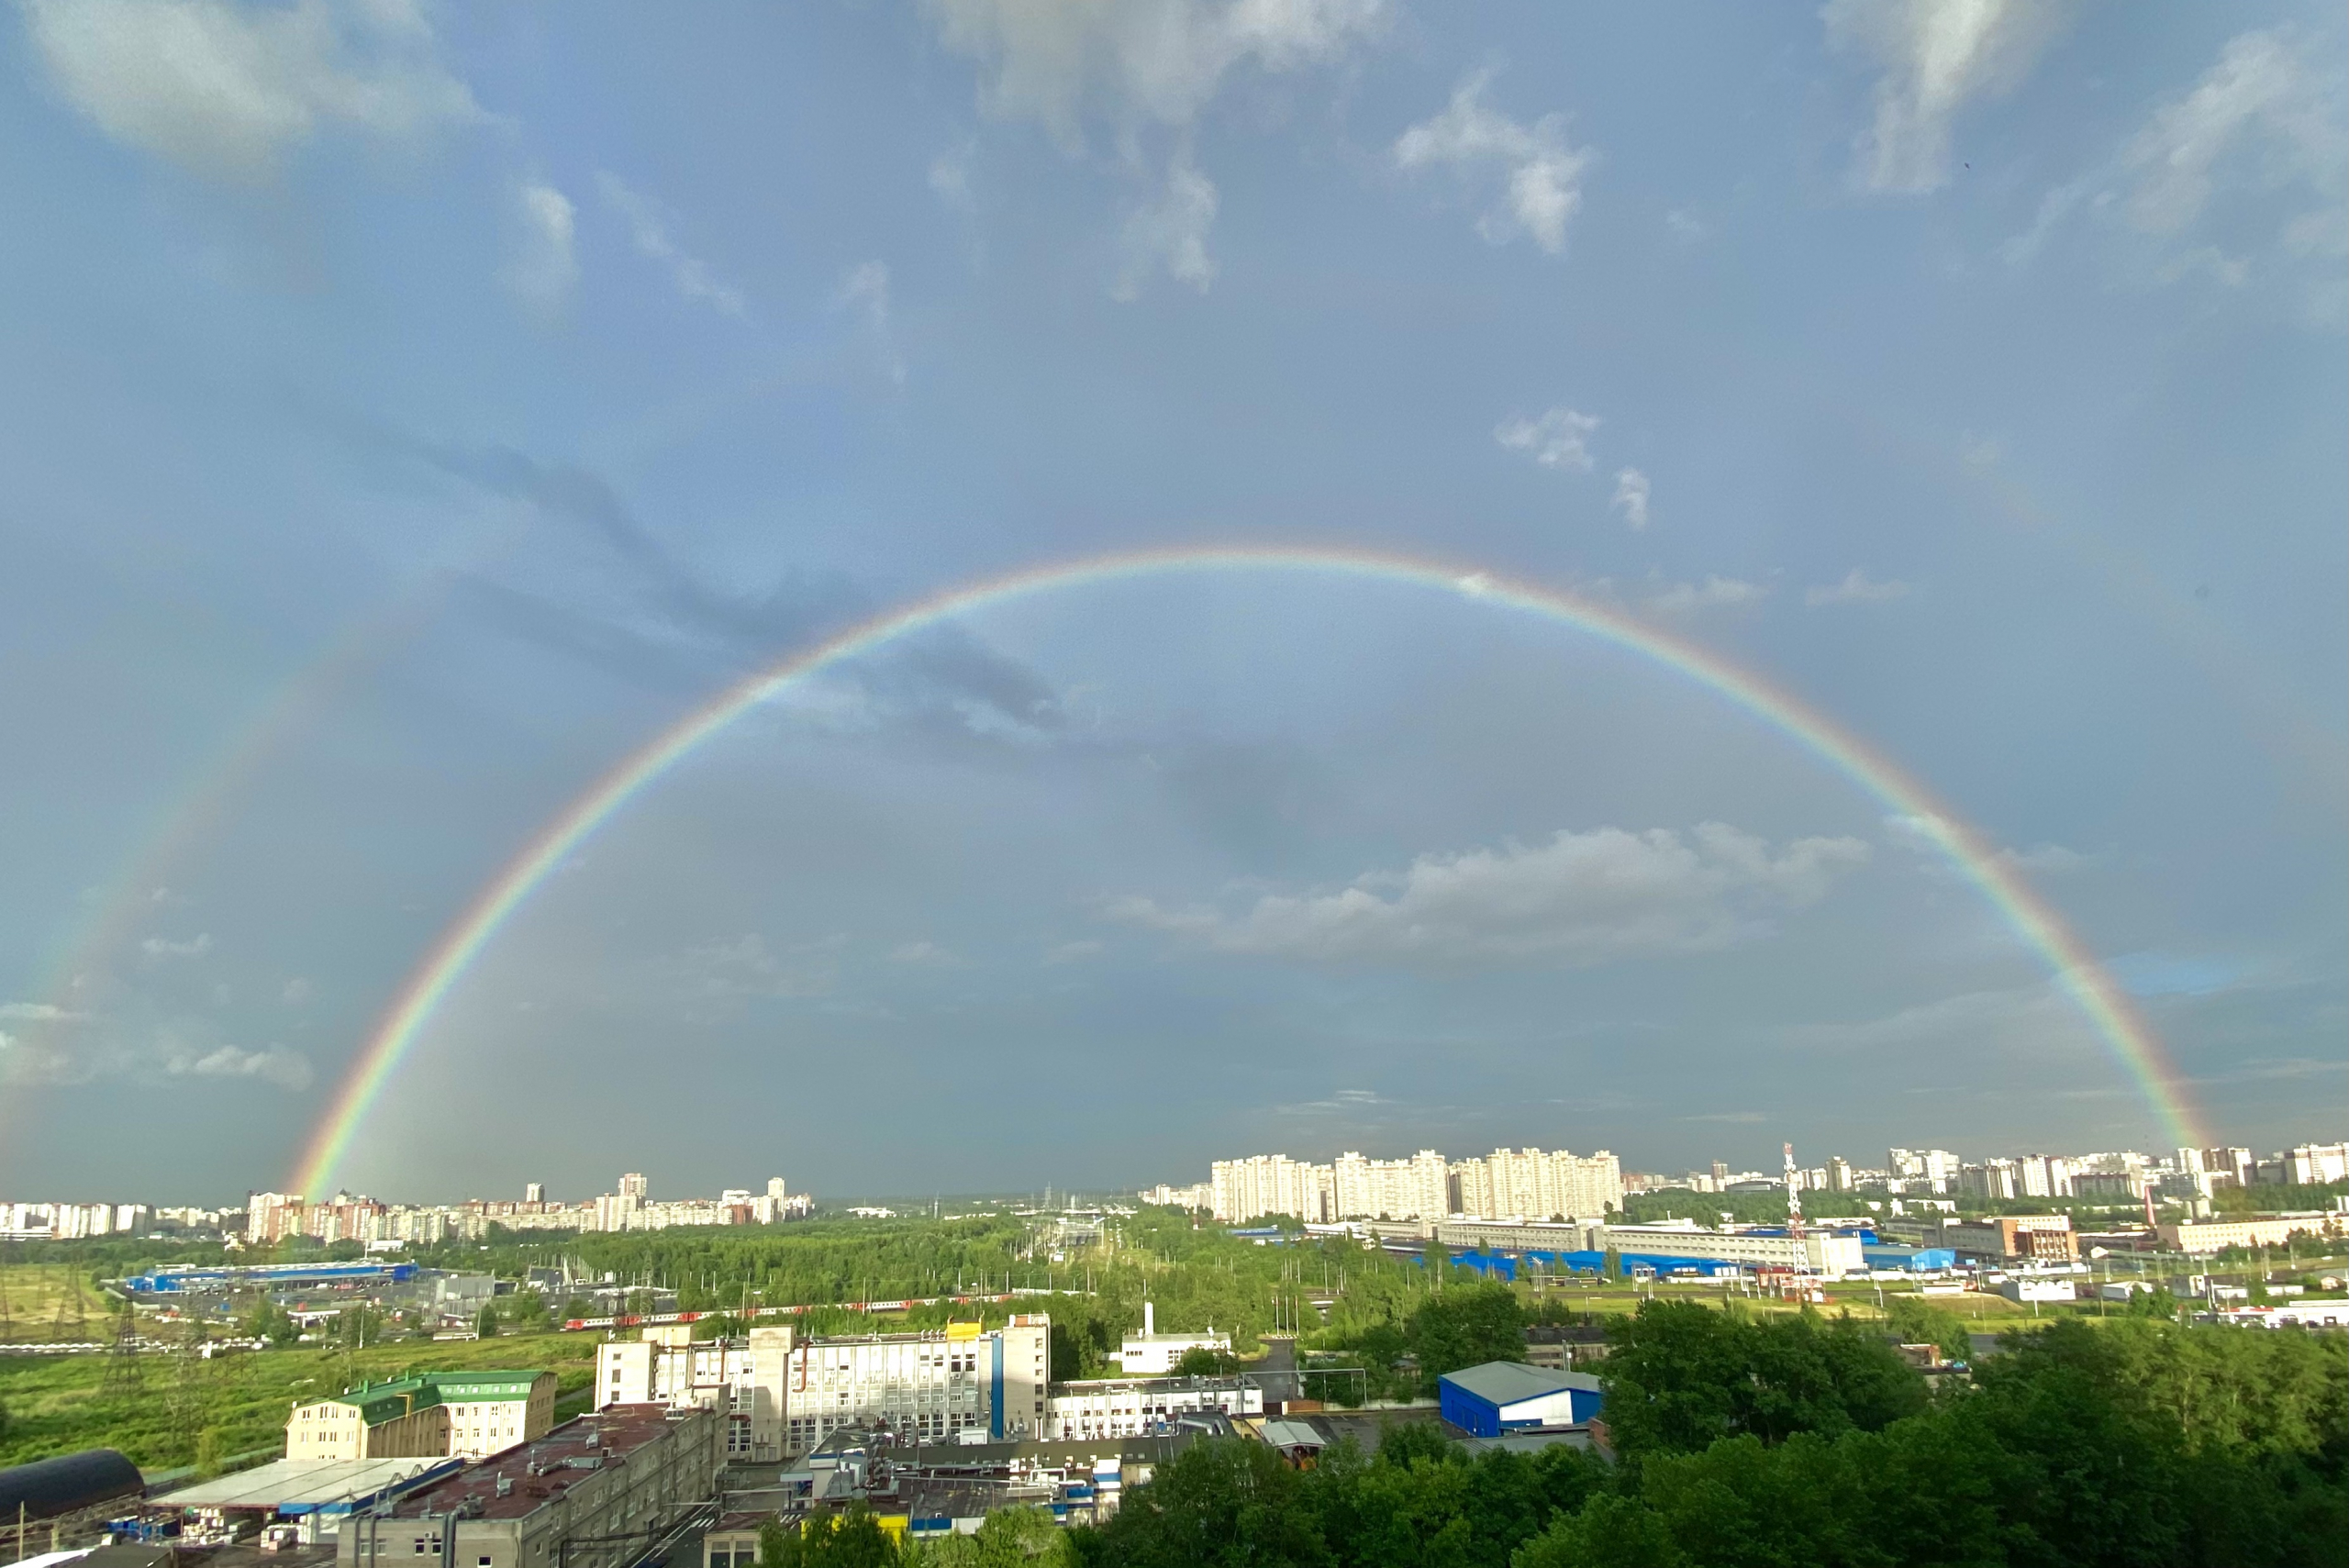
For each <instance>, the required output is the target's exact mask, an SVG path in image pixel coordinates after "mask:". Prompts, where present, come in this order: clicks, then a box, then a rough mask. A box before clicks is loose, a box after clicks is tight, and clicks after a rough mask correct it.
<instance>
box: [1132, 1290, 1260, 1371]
mask: <svg viewBox="0 0 2349 1568" xmlns="http://www.w3.org/2000/svg"><path fill="white" fill-rule="evenodd" d="M1230 1350H1231V1336H1230V1334H1228V1333H1225V1334H1219V1333H1217V1332H1216V1331H1215V1326H1214V1325H1213V1324H1209V1325H1208V1328H1207V1330H1206V1332H1204V1333H1199V1334H1162V1333H1160V1332H1159V1331H1158V1308H1157V1306H1156V1304H1155V1303H1152V1302H1148V1301H1145V1302H1143V1303H1142V1304H1141V1333H1139V1334H1128V1335H1127V1336H1126V1337H1125V1338H1124V1339H1123V1340H1121V1341H1119V1346H1118V1348H1117V1350H1116V1351H1112V1352H1111V1354H1110V1359H1111V1360H1113V1361H1115V1362H1117V1363H1118V1370H1119V1371H1120V1372H1122V1373H1125V1374H1126V1375H1127V1376H1128V1377H1164V1376H1165V1375H1166V1374H1167V1373H1171V1372H1173V1371H1174V1370H1175V1366H1176V1364H1177V1363H1178V1362H1181V1361H1182V1359H1183V1358H1184V1357H1185V1356H1186V1355H1187V1354H1189V1353H1190V1352H1191V1351H1224V1352H1226V1353H1229V1352H1230Z"/></svg>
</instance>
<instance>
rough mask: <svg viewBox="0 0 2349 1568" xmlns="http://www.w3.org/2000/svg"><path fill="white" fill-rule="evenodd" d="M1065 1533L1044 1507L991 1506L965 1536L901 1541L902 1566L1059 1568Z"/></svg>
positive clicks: (1065, 1547)
mask: <svg viewBox="0 0 2349 1568" xmlns="http://www.w3.org/2000/svg"><path fill="white" fill-rule="evenodd" d="M1068 1544H1069V1543H1068V1531H1066V1530H1065V1529H1062V1528H1061V1526H1060V1524H1059V1522H1058V1521H1056V1520H1055V1519H1054V1518H1052V1510H1051V1509H1049V1508H996V1509H995V1510H993V1511H992V1512H990V1513H989V1514H988V1515H987V1517H986V1518H985V1519H983V1520H981V1521H980V1524H979V1528H978V1529H977V1531H976V1532H975V1533H974V1534H971V1535H950V1536H946V1537H944V1538H942V1539H940V1540H929V1541H921V1542H911V1541H909V1542H907V1545H906V1547H905V1548H904V1550H903V1551H902V1552H901V1554H900V1558H899V1561H900V1562H903V1563H904V1564H905V1568H1063V1564H1065V1563H1067V1562H1068V1561H1069V1551H1068Z"/></svg>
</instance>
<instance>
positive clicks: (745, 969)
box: [653, 931, 841, 997]
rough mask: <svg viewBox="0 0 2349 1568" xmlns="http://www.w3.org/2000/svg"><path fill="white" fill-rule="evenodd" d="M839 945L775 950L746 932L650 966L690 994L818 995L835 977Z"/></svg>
mask: <svg viewBox="0 0 2349 1568" xmlns="http://www.w3.org/2000/svg"><path fill="white" fill-rule="evenodd" d="M840 949H841V942H840V940H839V939H837V938H831V939H828V940H823V941H819V942H810V943H807V944H804V945H801V946H797V947H794V948H792V949H789V950H787V951H784V952H775V951H773V950H772V949H770V948H769V947H768V946H767V941H766V939H765V938H764V937H763V936H761V935H760V934H759V933H757V932H756V931H751V932H747V933H745V934H744V935H742V936H740V937H739V938H737V939H735V940H732V941H729V942H715V943H712V944H710V945H709V946H707V947H698V948H688V949H687V950H685V951H684V952H681V953H677V954H674V955H673V956H671V957H669V958H665V959H662V960H660V961H658V962H656V963H655V964H654V965H653V968H654V970H655V972H656V973H661V974H662V975H664V976H665V977H667V978H668V979H670V980H671V981H673V982H675V983H677V984H679V985H680V986H681V987H682V989H683V990H684V991H685V993H686V994H687V995H694V996H701V997H726V996H785V997H800V996H821V995H826V994H827V993H829V991H830V990H831V989H832V988H833V986H834V985H836V984H838V983H839V981H840Z"/></svg>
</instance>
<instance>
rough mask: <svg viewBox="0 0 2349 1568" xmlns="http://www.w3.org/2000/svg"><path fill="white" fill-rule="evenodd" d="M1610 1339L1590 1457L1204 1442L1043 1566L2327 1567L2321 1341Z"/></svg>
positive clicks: (2214, 1332) (1709, 1331) (1754, 1328)
mask: <svg viewBox="0 0 2349 1568" xmlns="http://www.w3.org/2000/svg"><path fill="white" fill-rule="evenodd" d="M1613 1340H1614V1344H1613V1349H1612V1352H1611V1353H1610V1354H1609V1357H1608V1358H1607V1359H1606V1360H1605V1361H1604V1362H1601V1363H1599V1375H1600V1377H1601V1379H1602V1380H1603V1381H1604V1383H1605V1384H1606V1386H1607V1402H1606V1415H1607V1420H1608V1425H1609V1429H1610V1432H1611V1437H1612V1440H1613V1443H1614V1445H1615V1447H1616V1450H1617V1452H1618V1455H1619V1462H1617V1463H1615V1464H1614V1465H1612V1466H1609V1465H1606V1464H1603V1463H1601V1462H1598V1461H1597V1460H1595V1459H1592V1458H1589V1457H1588V1456H1586V1455H1584V1454H1582V1453H1580V1452H1578V1451H1572V1450H1564V1449H1552V1450H1548V1451H1543V1452H1542V1453H1541V1454H1539V1455H1536V1456H1533V1457H1526V1456H1522V1455H1518V1454H1511V1453H1506V1452H1486V1453H1482V1454H1478V1455H1475V1456H1474V1457H1471V1456H1469V1455H1468V1454H1467V1453H1465V1452H1464V1451H1462V1450H1461V1449H1459V1448H1456V1447H1453V1445H1450V1444H1447V1443H1445V1442H1443V1441H1442V1440H1441V1439H1439V1438H1436V1437H1434V1436H1433V1434H1432V1432H1431V1431H1426V1430H1423V1431H1421V1432H1420V1433H1419V1434H1417V1435H1410V1434H1393V1433H1390V1435H1389V1438H1388V1440H1387V1441H1386V1443H1385V1444H1384V1445H1382V1447H1381V1449H1380V1451H1379V1452H1378V1453H1377V1454H1376V1455H1375V1456H1372V1457H1366V1456H1364V1455H1362V1454H1360V1453H1357V1452H1355V1451H1352V1450H1351V1449H1348V1448H1341V1449H1339V1450H1337V1451H1332V1452H1330V1453H1329V1454H1326V1455H1325V1456H1324V1459H1323V1462H1321V1464H1320V1465H1319V1467H1318V1468H1316V1469H1314V1470H1312V1471H1309V1472H1304V1473H1299V1472H1297V1471H1292V1470H1289V1469H1287V1468H1286V1467H1285V1466H1283V1465H1282V1464H1281V1463H1280V1462H1279V1460H1278V1458H1277V1457H1276V1456H1275V1454H1273V1453H1272V1451H1270V1450H1267V1449H1265V1448H1263V1447H1262V1446H1260V1445H1252V1444H1241V1443H1231V1444H1204V1445H1200V1446H1197V1447H1195V1448H1193V1449H1191V1450H1189V1451H1186V1452H1185V1453H1184V1454H1183V1455H1182V1456H1181V1457H1180V1458H1179V1459H1177V1460H1176V1461H1175V1462H1173V1463H1171V1464H1169V1465H1167V1466H1166V1467H1164V1468H1163V1469H1162V1470H1161V1471H1160V1472H1159V1473H1158V1475H1157V1476H1156V1477H1155V1478H1154V1479H1153V1480H1152V1482H1151V1484H1150V1485H1146V1486H1143V1487H1140V1488H1136V1489H1135V1490H1134V1491H1132V1492H1131V1493H1130V1495H1129V1496H1127V1498H1126V1501H1125V1503H1124V1506H1123V1507H1121V1508H1120V1509H1119V1513H1118V1514H1117V1516H1116V1517H1115V1518H1113V1519H1111V1520H1110V1521H1109V1522H1108V1524H1107V1525H1105V1526H1104V1527H1102V1528H1101V1529H1097V1530H1091V1529H1086V1530H1079V1531H1076V1532H1074V1533H1073V1534H1072V1536H1071V1539H1070V1540H1069V1543H1068V1545H1069V1550H1070V1551H1071V1553H1072V1554H1073V1556H1074V1559H1075V1560H1076V1561H1077V1562H1081V1563H1087V1564H1102V1565H1105V1568H1107V1565H1112V1564H1114V1565H1118V1568H1162V1565H1163V1568H1174V1565H1175V1564H1186V1565H1187V1564H1219V1563H1230V1564H1239V1563H1243V1562H1245V1563H1249V1564H1279V1563H1292V1564H1299V1565H1309V1568H1352V1565H1361V1568H1373V1565H1380V1568H1384V1565H1386V1564H1403V1563H1414V1564H1417V1563H1437V1562H1442V1563H1462V1564H1466V1563H1503V1562H1507V1563H1511V1564H1513V1565H1514V1568H1583V1565H1597V1564H1607V1565H1609V1568H1695V1565H1698V1564H1704V1565H1714V1564H1721V1565H1735V1568H1743V1565H1747V1564H1752V1565H1754V1568H1760V1565H1763V1564H1771V1565H1776V1564H1793V1563H1803V1564H1817V1565H1820V1568H1892V1565H1895V1564H1953V1565H1954V1564H1965V1565H1969V1568H1970V1565H1980V1568H1990V1565H1994V1564H2008V1563H2032V1564H2041V1563H2045V1564H2055V1563H2063V1564H2066V1565H2070V1568H2101V1565H2105V1564H2110V1565H2114V1568H2121V1565H2130V1568H2139V1565H2154V1564H2170V1563H2176V1564H2199V1565H2239V1568H2256V1565H2263V1564H2287V1563H2340V1562H2349V1485H2344V1467H2345V1466H2349V1358H2344V1356H2343V1346H2342V1343H2341V1341H2340V1339H2339V1337H2338V1336H2327V1337H2324V1338H2318V1337H2314V1336H2307V1335H2301V1334H2297V1333H2266V1332H2253V1331H2245V1330H2241V1329H2213V1328H2181V1327H2179V1326H2177V1325H2176V1324H2174V1323H2165V1322H2158V1321H2154V1320H2153V1319H2151V1318H2127V1319H2115V1320H2113V1321H2111V1322H2109V1323H2102V1324H2098V1323H2090V1322H2087V1321H2086V1320H2078V1319H2075V1320H2067V1321H2063V1322H2058V1323H2056V1324H2054V1325H2053V1326H2052V1327H2050V1328H2049V1329H2046V1330H2044V1331H2043V1332H2040V1333H2036V1334H2022V1335H2016V1336H2013V1337H2011V1338H2010V1339H2009V1340H2008V1342H2007V1349H2006V1351H2004V1352H2003V1353H2002V1354H2000V1355H1998V1356H1996V1357H1993V1358H1990V1359H1988V1360H1987V1361H1985V1362H1983V1363H1981V1364H1980V1365H1979V1366H1978V1367H1977V1368H1976V1371H1975V1373H1974V1376H1973V1379H1972V1381H1971V1383H1970V1384H1969V1385H1957V1386H1955V1387H1954V1388H1952V1389H1950V1390H1949V1391H1947V1392H1945V1393H1943V1394H1942V1395H1939V1396H1935V1395H1932V1394H1930V1393H1929V1392H1928V1391H1927V1389H1926V1387H1925V1385H1924V1383H1923V1381H1922V1379H1921V1378H1920V1376H1919V1375H1918V1374H1917V1373H1914V1372H1913V1371H1911V1370H1910V1369H1909V1367H1908V1366H1907V1364H1906V1363H1905V1362H1902V1361H1901V1360H1900V1358H1899V1357H1898V1355H1897V1354H1896V1353H1895V1352H1894V1351H1893V1350H1892V1348H1891V1346H1890V1345H1889V1344H1888V1343H1887V1341H1886V1340H1884V1339H1883V1337H1882V1336H1881V1335H1879V1334H1876V1333H1873V1332H1870V1331H1868V1330H1865V1329H1862V1328H1861V1327H1860V1326H1859V1325H1858V1324H1856V1323H1854V1322H1853V1321H1852V1320H1850V1319H1848V1318H1838V1319H1835V1320H1822V1319H1820V1318H1818V1317H1816V1316H1815V1315H1811V1314H1804V1315H1801V1316H1787V1317H1781V1318H1770V1319H1759V1320H1749V1319H1747V1318H1742V1317H1741V1316H1740V1315H1738V1314H1736V1313H1734V1312H1720V1311H1716V1310H1713V1309H1710V1308H1707V1307H1698V1306H1695V1305H1693V1304H1688V1303H1675V1302H1654V1303H1650V1304H1648V1305H1646V1306H1644V1307H1642V1308H1641V1309H1640V1311H1639V1312H1638V1314H1637V1315H1636V1316H1634V1317H1632V1318H1625V1319H1619V1320H1617V1323H1616V1327H1615V1331H1614V1334H1613Z"/></svg>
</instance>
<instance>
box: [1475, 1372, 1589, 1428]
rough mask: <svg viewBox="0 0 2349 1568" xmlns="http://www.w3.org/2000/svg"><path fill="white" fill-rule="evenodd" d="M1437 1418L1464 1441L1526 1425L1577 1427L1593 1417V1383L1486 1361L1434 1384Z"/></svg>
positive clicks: (1580, 1376) (1574, 1375) (1584, 1376)
mask: <svg viewBox="0 0 2349 1568" xmlns="http://www.w3.org/2000/svg"><path fill="white" fill-rule="evenodd" d="M1436 1386H1437V1404H1438V1406H1439V1407H1440V1409H1441V1411H1442V1416H1443V1418H1444V1419H1445V1420H1446V1421H1449V1422H1450V1423H1452V1425H1453V1426H1455V1427H1457V1428H1459V1429H1461V1430H1462V1431H1464V1432H1466V1433H1467V1434H1468V1435H1469V1436H1470V1437H1475V1438H1497V1437H1499V1436H1500V1435H1501V1434H1502V1433H1503V1432H1515V1431H1523V1430H1524V1429H1527V1428H1529V1427H1579V1426H1581V1425H1583V1424H1584V1423H1585V1422H1586V1421H1588V1420H1589V1419H1590V1418H1592V1417H1593V1416H1596V1415H1598V1408H1599V1399H1600V1396H1599V1389H1598V1379H1597V1378H1595V1377H1593V1376H1591V1375H1590V1374H1589V1373H1586V1372H1553V1371H1551V1370H1550V1369H1549V1368H1548V1367H1542V1366H1528V1365H1527V1364H1526V1363H1525V1362H1485V1364H1484V1365H1482V1366H1468V1367H1462V1368H1461V1369H1460V1370H1459V1371H1458V1372H1447V1373H1444V1374H1443V1376H1442V1378H1440V1379H1438V1380H1437V1385H1436Z"/></svg>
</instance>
